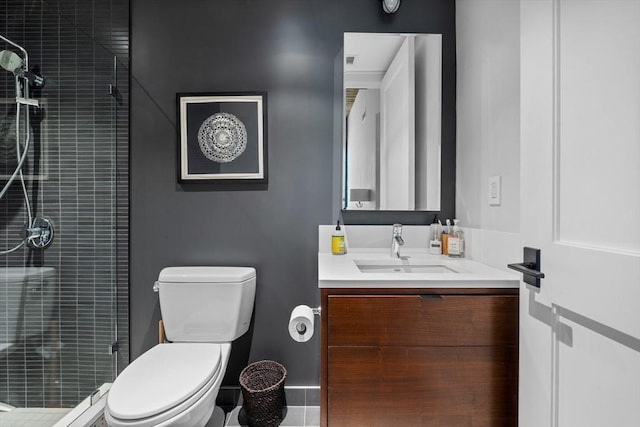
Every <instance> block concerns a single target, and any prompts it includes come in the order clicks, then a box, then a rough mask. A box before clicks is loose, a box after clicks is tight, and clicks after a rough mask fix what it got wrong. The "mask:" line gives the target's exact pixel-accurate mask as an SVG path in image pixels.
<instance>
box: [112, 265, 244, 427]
mask: <svg viewBox="0 0 640 427" xmlns="http://www.w3.org/2000/svg"><path fill="white" fill-rule="evenodd" d="M156 285H157V286H156V287H154V289H156V288H157V289H158V292H159V293H160V310H161V312H162V317H163V323H164V326H165V332H166V335H167V339H168V340H169V341H171V342H170V343H166V344H158V345H156V346H155V347H153V348H151V349H150V350H149V351H147V352H146V353H144V354H143V355H141V356H140V357H139V358H137V359H136V360H134V361H133V362H132V363H131V364H130V365H129V366H128V367H126V368H125V369H124V371H123V372H122V373H121V374H120V375H119V376H118V377H117V378H116V379H115V381H114V383H113V385H112V387H111V389H110V391H109V394H108V395H107V403H106V407H105V419H106V421H107V424H108V425H109V426H112V427H152V426H153V427H161V426H174V427H203V426H205V424H207V422H208V421H209V419H210V418H211V414H212V413H213V411H214V407H215V400H216V397H217V395H218V391H219V389H220V384H221V383H222V378H223V377H224V374H225V371H226V367H227V363H228V361H229V355H230V353H231V341H233V340H235V339H236V338H238V337H240V336H241V335H243V334H244V333H245V332H246V331H247V330H248V328H249V323H250V320H251V313H252V311H253V301H254V297H255V270H254V269H253V268H248V267H170V268H165V269H164V270H162V271H161V273H160V276H159V278H158V282H156Z"/></svg>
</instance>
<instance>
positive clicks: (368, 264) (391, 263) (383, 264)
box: [353, 260, 457, 274]
mask: <svg viewBox="0 0 640 427" xmlns="http://www.w3.org/2000/svg"><path fill="white" fill-rule="evenodd" d="M353 262H354V263H355V264H356V266H357V267H358V269H359V270H360V271H361V272H362V273H386V274H389V273H395V274H408V273H409V274H410V273H420V274H424V273H427V274H429V273H430V274H443V273H444V274H448V273H457V271H455V270H454V269H452V268H450V267H448V266H446V265H444V264H428V263H412V262H409V261H408V260H398V261H395V260H388V261H382V260H375V261H372V260H354V261H353Z"/></svg>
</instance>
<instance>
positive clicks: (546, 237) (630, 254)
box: [519, 0, 640, 427]
mask: <svg viewBox="0 0 640 427" xmlns="http://www.w3.org/2000/svg"><path fill="white" fill-rule="evenodd" d="M520 4H521V171H522V181H521V196H522V198H521V235H522V242H523V245H526V246H532V247H537V248H540V249H541V251H542V268H541V270H542V271H543V272H544V273H545V274H546V277H545V278H544V279H543V280H542V283H541V288H540V289H535V288H531V287H528V286H525V285H523V287H522V290H521V295H522V298H521V311H520V313H521V318H520V324H521V333H520V337H521V343H520V349H521V352H520V401H519V408H520V420H519V424H520V426H531V427H534V426H535V427H541V426H554V427H557V426H562V427H574V426H585V427H589V426H594V427H596V426H602V425H616V426H626V425H634V424H633V423H634V422H635V423H637V419H638V409H637V408H638V407H640V286H638V283H640V250H639V249H640V221H638V218H640V191H639V188H640V168H639V167H638V165H639V163H638V160H639V159H640V144H639V143H638V141H640V120H639V118H640V79H639V78H638V76H639V75H640V44H639V42H638V40H640V26H638V25H637V22H640V1H636V0H633V1H627V0H611V1H609V0H607V1H596V0H536V1H529V0H523V1H521V3H520ZM603 212H606V215H605V216H611V217H612V219H613V220H614V221H613V222H611V221H607V219H606V218H603V215H602V213H603ZM618 221H620V222H618ZM627 222H629V223H633V224H632V225H629V226H627V225H626V223H627ZM550 355H551V356H550ZM623 372H624V373H623ZM612 412H614V413H612Z"/></svg>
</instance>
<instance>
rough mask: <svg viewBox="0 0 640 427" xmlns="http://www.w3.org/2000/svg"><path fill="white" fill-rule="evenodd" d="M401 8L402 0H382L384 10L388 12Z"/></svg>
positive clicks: (394, 11)
mask: <svg viewBox="0 0 640 427" xmlns="http://www.w3.org/2000/svg"><path fill="white" fill-rule="evenodd" d="M399 8H400V0H382V10H384V11H385V12H387V13H396V11H397V10H398V9H399Z"/></svg>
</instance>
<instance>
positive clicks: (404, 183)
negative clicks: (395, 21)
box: [380, 36, 416, 210]
mask: <svg viewBox="0 0 640 427" xmlns="http://www.w3.org/2000/svg"><path fill="white" fill-rule="evenodd" d="M414 46H415V40H414V36H407V37H406V38H405V40H404V42H403V43H402V46H401V47H400V49H399V50H398V53H397V54H396V56H395V58H394V59H393V61H392V62H391V65H390V66H389V68H388V69H387V72H386V73H385V75H384V77H383V78H382V83H381V87H380V209H383V210H413V209H414V207H415V135H416V125H415V97H416V95H415V57H414V55H415V54H414V51H415V48H414Z"/></svg>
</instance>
